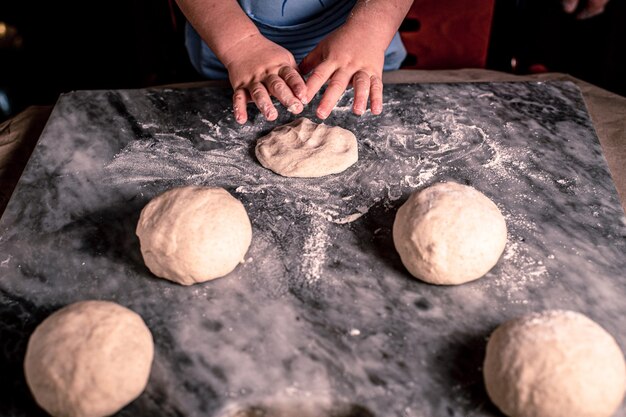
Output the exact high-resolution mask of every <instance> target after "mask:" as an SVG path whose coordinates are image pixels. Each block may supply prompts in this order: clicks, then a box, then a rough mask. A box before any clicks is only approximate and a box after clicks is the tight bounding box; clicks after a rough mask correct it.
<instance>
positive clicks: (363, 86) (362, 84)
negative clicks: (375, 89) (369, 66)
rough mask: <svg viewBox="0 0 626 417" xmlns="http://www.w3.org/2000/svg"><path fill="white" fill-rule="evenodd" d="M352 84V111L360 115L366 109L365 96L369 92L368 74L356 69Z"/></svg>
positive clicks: (367, 95)
mask: <svg viewBox="0 0 626 417" xmlns="http://www.w3.org/2000/svg"><path fill="white" fill-rule="evenodd" d="M352 86H353V87H354V104H353V105H352V112H353V113H354V114H356V115H357V116H360V115H362V114H363V113H365V110H366V109H367V98H368V97H369V94H370V76H369V75H368V74H367V73H366V72H365V71H357V73H356V74H354V77H352Z"/></svg>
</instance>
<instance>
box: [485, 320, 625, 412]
mask: <svg viewBox="0 0 626 417" xmlns="http://www.w3.org/2000/svg"><path fill="white" fill-rule="evenodd" d="M483 374H484V378H485V385H486V387H487V393H488V394H489V397H490V398H491V400H492V401H493V402H494V404H495V405H497V406H498V408H500V410H502V412H503V413H505V414H506V415H508V416H511V417H573V416H581V417H609V416H611V415H613V413H614V412H615V410H617V408H618V407H619V405H620V403H621V402H622V398H623V397H624V391H625V390H626V365H625V364H624V356H623V354H622V351H621V350H620V348H619V346H618V345H617V343H616V342H615V339H613V337H612V336H611V335H610V334H609V333H607V332H606V331H605V330H604V329H603V328H602V327H600V326H599V325H598V324H596V323H595V322H593V321H592V320H591V319H589V318H588V317H586V316H584V315H582V314H580V313H575V312H573V311H562V310H550V311H546V312H542V313H534V314H530V315H527V316H524V317H521V318H517V319H514V320H511V321H509V322H506V323H504V324H502V325H501V326H499V327H498V328H497V329H496V330H495V331H494V332H493V334H492V335H491V337H490V338H489V342H488V343H487V353H486V356H485V363H484V367H483Z"/></svg>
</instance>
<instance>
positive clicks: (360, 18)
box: [346, 0, 413, 48]
mask: <svg viewBox="0 0 626 417" xmlns="http://www.w3.org/2000/svg"><path fill="white" fill-rule="evenodd" d="M412 4H413V0H359V1H358V2H357V4H356V5H355V6H354V9H353V10H352V13H350V16H349V17H348V20H347V22H346V26H348V27H349V28H350V30H354V31H360V32H361V33H362V35H363V36H364V37H365V38H364V39H368V40H372V41H375V42H380V43H382V45H383V46H384V48H386V47H387V46H388V45H389V43H390V42H391V39H392V38H393V36H394V35H395V34H396V32H397V31H398V28H399V27H400V24H402V21H403V20H404V18H405V17H406V14H407V13H408V11H409V9H410V7H411V5H412Z"/></svg>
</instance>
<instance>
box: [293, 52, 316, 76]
mask: <svg viewBox="0 0 626 417" xmlns="http://www.w3.org/2000/svg"><path fill="white" fill-rule="evenodd" d="M319 61H320V60H319V59H317V52H316V50H315V49H313V50H312V51H311V52H309V54H308V55H307V56H305V57H304V59H303V60H302V61H300V65H298V69H299V70H300V73H301V74H303V75H307V74H308V73H309V72H311V71H312V70H313V68H315V67H316V66H317V65H318V64H319V63H320V62H319Z"/></svg>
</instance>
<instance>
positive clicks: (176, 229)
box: [137, 186, 252, 285]
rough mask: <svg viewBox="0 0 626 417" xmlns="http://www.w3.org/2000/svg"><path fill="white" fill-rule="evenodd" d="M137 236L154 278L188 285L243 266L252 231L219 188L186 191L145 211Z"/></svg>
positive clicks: (169, 194)
mask: <svg viewBox="0 0 626 417" xmlns="http://www.w3.org/2000/svg"><path fill="white" fill-rule="evenodd" d="M137 236H139V242H140V244H141V254H142V255H143V259H144V262H145V264H146V266H147V267H148V268H149V269H150V271H152V273H153V274H154V275H156V276H158V277H161V278H165V279H169V280H171V281H174V282H177V283H179V284H183V285H191V284H195V283H197V282H205V281H208V280H211V279H215V278H219V277H223V276H224V275H226V274H228V273H230V272H231V271H232V270H234V269H235V267H236V266H237V265H238V264H239V263H240V262H243V259H244V256H245V255H246V252H247V251H248V248H249V247H250V242H251V241H252V226H251V225H250V219H249V218H248V213H247V212H246V209H245V208H244V206H243V204H241V202H240V201H239V200H237V199H236V198H234V197H233V196H231V195H230V194H229V193H228V192H227V191H226V190H224V189H223V188H209V187H200V186H186V187H179V188H174V189H172V190H169V191H166V192H165V193H163V194H161V195H159V196H158V197H156V198H154V199H152V201H150V202H149V203H148V204H147V205H146V206H145V207H144V209H143V210H142V211H141V216H140V217H139V223H138V224H137Z"/></svg>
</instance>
